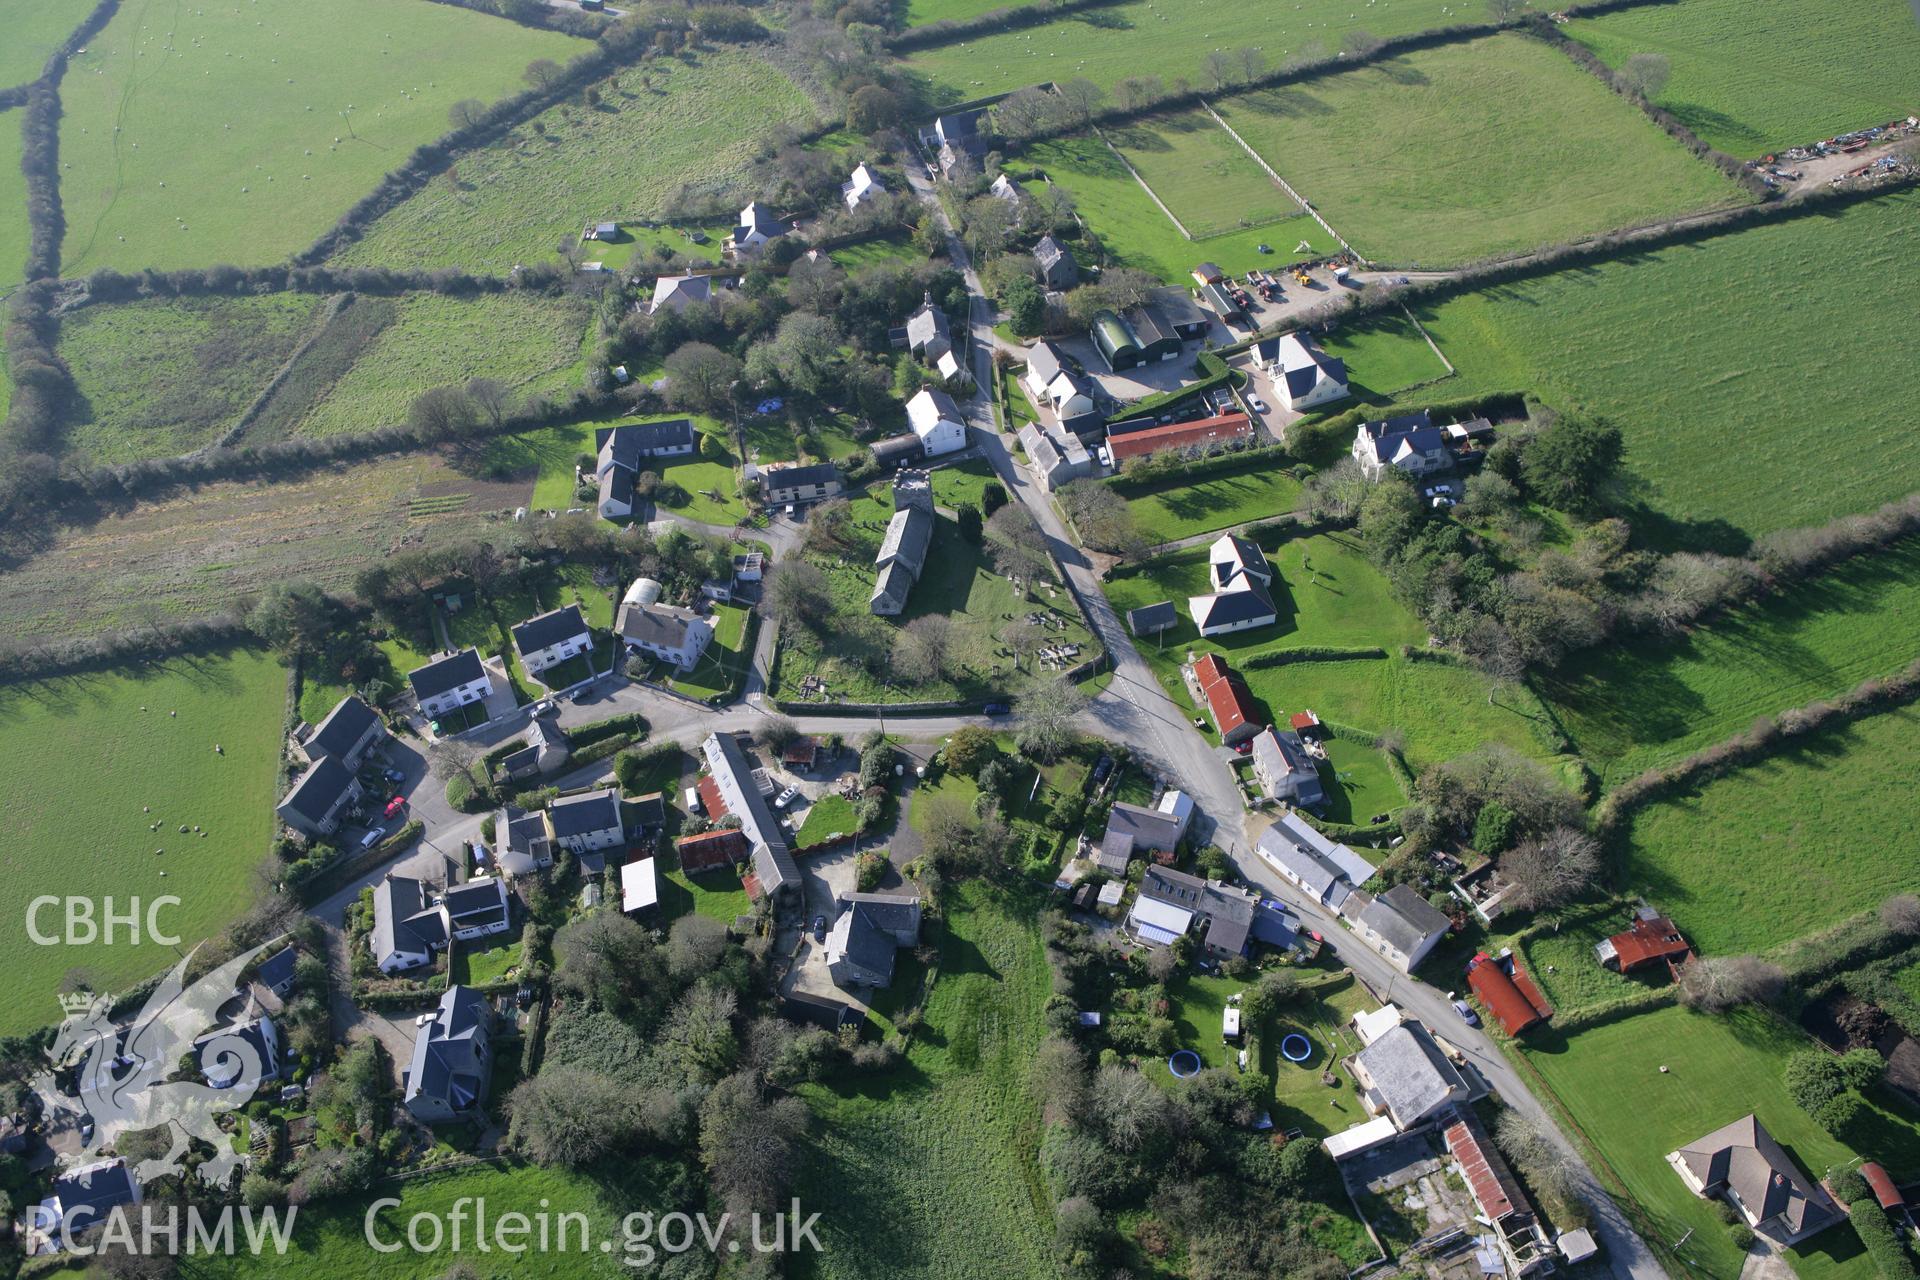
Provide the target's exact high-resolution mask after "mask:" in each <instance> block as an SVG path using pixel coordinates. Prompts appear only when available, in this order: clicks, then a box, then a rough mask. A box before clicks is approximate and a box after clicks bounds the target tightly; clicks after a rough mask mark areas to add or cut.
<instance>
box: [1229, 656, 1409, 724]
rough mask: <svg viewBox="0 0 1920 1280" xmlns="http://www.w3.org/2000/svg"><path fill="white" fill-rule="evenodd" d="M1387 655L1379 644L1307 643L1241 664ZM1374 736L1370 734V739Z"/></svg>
mask: <svg viewBox="0 0 1920 1280" xmlns="http://www.w3.org/2000/svg"><path fill="white" fill-rule="evenodd" d="M1386 656H1387V651H1386V650H1385V649H1382V648H1381V647H1380V646H1379V645H1367V646H1363V647H1358V648H1342V647H1341V646H1339V645H1331V644H1305V645H1299V646H1297V647H1295V648H1291V649H1268V650H1266V651H1264V652H1262V653H1256V654H1254V655H1253V656H1251V657H1248V658H1242V659H1240V666H1241V668H1242V669H1243V670H1247V671H1263V670H1265V669H1267V668H1268V667H1285V666H1290V665H1291V664H1293V663H1296V662H1354V661H1360V660H1364V659H1369V658H1380V659H1384V658H1385V657H1386ZM1355 732H1360V731H1359V730H1356V731H1355ZM1342 736H1344V735H1342ZM1372 736H1373V735H1368V737H1369V739H1371V737H1372Z"/></svg>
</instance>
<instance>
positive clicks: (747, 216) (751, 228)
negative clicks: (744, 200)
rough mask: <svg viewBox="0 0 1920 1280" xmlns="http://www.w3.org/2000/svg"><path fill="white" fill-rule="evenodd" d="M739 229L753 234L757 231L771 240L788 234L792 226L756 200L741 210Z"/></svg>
mask: <svg viewBox="0 0 1920 1280" xmlns="http://www.w3.org/2000/svg"><path fill="white" fill-rule="evenodd" d="M739 229H740V230H741V231H742V232H745V233H747V234H752V233H754V232H756V231H757V232H759V233H760V234H761V235H763V236H765V237H766V238H767V239H769V240H771V239H773V238H774V237H775V236H783V235H785V234H787V232H788V231H789V230H790V229H791V228H789V227H788V226H787V224H786V223H784V222H782V221H780V219H778V218H776V217H774V216H773V213H772V212H771V211H770V210H769V209H768V208H767V206H765V205H763V204H761V203H760V202H759V201H758V200H755V201H754V202H753V203H752V204H749V205H748V206H747V207H746V208H744V209H742V210H741V211H740V228H739Z"/></svg>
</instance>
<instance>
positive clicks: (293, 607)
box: [247, 582, 333, 658]
mask: <svg viewBox="0 0 1920 1280" xmlns="http://www.w3.org/2000/svg"><path fill="white" fill-rule="evenodd" d="M247 629H248V630H249V631H252V632H253V633H254V634H255V635H257V636H259V637H260V638H261V639H262V640H264V641H266V642H267V644H268V645H270V646H271V647H272V648H273V649H274V650H275V651H277V652H279V653H282V654H285V655H286V656H288V657H300V658H312V657H317V656H318V655H319V654H321V653H322V652H324V651H325V649H326V645H327V637H328V635H329V634H330V633H331V632H332V630H333V602H332V601H331V600H329V599H328V598H327V594H326V592H324V591H322V590H321V589H320V588H319V587H316V586H315V585H313V583H311V582H276V583H274V584H273V585H271V586H269V587H268V588H267V590H266V592H265V594H263V595H262V596H261V597H260V602H259V603H258V604H256V605H254V607H253V610H252V612H250V613H249V614H248V615H247Z"/></svg>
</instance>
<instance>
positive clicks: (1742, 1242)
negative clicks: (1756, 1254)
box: [1727, 1222, 1753, 1252]
mask: <svg viewBox="0 0 1920 1280" xmlns="http://www.w3.org/2000/svg"><path fill="white" fill-rule="evenodd" d="M1727 1238H1728V1239H1729V1240H1731V1241H1733V1247H1734V1248H1736V1249H1739V1250H1741V1251H1742V1252H1745V1251H1746V1250H1748V1249H1751V1248H1753V1228H1752V1227H1750V1226H1748V1225H1747V1224H1746V1223H1744V1222H1736V1223H1734V1224H1733V1225H1732V1226H1730V1227H1728V1228H1727Z"/></svg>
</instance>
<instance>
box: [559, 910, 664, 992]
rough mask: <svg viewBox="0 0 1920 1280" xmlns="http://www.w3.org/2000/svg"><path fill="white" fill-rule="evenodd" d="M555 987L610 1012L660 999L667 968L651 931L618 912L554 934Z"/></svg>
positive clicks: (603, 913) (574, 922)
mask: <svg viewBox="0 0 1920 1280" xmlns="http://www.w3.org/2000/svg"><path fill="white" fill-rule="evenodd" d="M553 951H554V955H555V956H556V957H557V959H558V960H559V964H558V966H557V967H556V968H555V970H554V975H553V977H554V983H555V985H556V986H558V987H560V988H561V989H562V990H564V991H568V992H571V993H573V994H575V995H578V996H580V997H581V998H582V999H585V1000H590V1001H592V1002H593V1003H594V1004H597V1005H598V1006H600V1007H601V1008H602V1009H605V1010H606V1011H607V1012H608V1013H612V1014H618V1015H625V1014H628V1013H630V1012H632V1011H633V1010H635V1009H636V1008H638V1007H640V1006H642V1005H645V1004H649V1003H652V1002H654V1001H656V1000H657V999H658V998H659V995H660V992H661V989H662V987H663V986H664V984H665V982H666V972H665V970H666V965H665V963H664V961H663V959H662V957H661V956H660V953H659V949H658V948H657V947H655V946H654V944H653V939H652V937H651V936H649V934H648V933H647V931H646V930H645V929H642V928H641V927H640V926H639V925H637V924H635V923H634V922H633V921H632V920H630V919H628V918H627V917H626V916H624V915H621V914H619V913H618V912H613V911H597V912H594V913H593V914H591V915H585V916H578V917H576V918H575V919H573V920H572V921H570V922H569V923H568V924H567V925H566V926H565V927H564V928H562V929H561V930H560V931H559V932H558V933H556V934H555V935H554V938H553Z"/></svg>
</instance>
